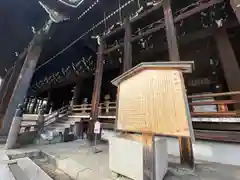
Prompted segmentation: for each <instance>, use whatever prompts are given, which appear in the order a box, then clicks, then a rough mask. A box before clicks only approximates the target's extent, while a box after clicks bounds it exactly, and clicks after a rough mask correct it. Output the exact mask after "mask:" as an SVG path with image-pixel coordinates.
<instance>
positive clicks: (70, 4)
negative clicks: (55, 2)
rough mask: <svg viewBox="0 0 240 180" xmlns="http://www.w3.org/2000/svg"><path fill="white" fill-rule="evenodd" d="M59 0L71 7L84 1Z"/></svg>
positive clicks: (75, 6)
mask: <svg viewBox="0 0 240 180" xmlns="http://www.w3.org/2000/svg"><path fill="white" fill-rule="evenodd" d="M59 1H60V2H61V3H63V4H65V5H67V6H70V7H73V8H77V7H78V6H79V5H80V4H82V3H83V2H84V0H59Z"/></svg>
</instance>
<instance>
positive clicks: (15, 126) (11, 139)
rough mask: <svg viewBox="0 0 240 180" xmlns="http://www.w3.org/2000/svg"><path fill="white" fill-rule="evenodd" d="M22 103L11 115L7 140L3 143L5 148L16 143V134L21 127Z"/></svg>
mask: <svg viewBox="0 0 240 180" xmlns="http://www.w3.org/2000/svg"><path fill="white" fill-rule="evenodd" d="M23 112H24V105H22V104H19V105H18V107H17V110H16V112H15V115H14V117H13V121H12V124H11V128H10V131H9V134H8V138H7V142H6V144H5V149H13V148H14V147H16V145H17V139H18V134H19V132H20V129H21V122H22V118H23Z"/></svg>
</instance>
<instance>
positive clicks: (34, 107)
mask: <svg viewBox="0 0 240 180" xmlns="http://www.w3.org/2000/svg"><path fill="white" fill-rule="evenodd" d="M37 100H38V99H37V97H35V98H34V100H33V105H32V108H31V114H34V113H35V109H36V106H37Z"/></svg>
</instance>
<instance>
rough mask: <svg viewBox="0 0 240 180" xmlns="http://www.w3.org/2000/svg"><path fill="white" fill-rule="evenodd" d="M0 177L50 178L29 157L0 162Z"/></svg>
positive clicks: (16, 179) (8, 179)
mask: <svg viewBox="0 0 240 180" xmlns="http://www.w3.org/2000/svg"><path fill="white" fill-rule="evenodd" d="M0 179H3V180H30V179H34V180H43V179H44V180H52V178H50V177H49V176H48V175H47V174H46V173H45V172H44V171H43V170H42V169H41V168H40V167H39V166H37V165H36V164H35V163H34V162H33V161H32V160H31V159H29V158H28V157H27V158H20V159H15V160H5V161H1V162H0Z"/></svg>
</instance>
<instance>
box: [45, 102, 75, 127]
mask: <svg viewBox="0 0 240 180" xmlns="http://www.w3.org/2000/svg"><path fill="white" fill-rule="evenodd" d="M70 109H71V108H70V106H64V107H62V108H60V109H58V110H57V111H54V112H53V113H51V114H49V115H47V116H46V117H45V119H44V126H47V125H49V124H51V123H54V122H55V121H56V120H58V119H59V118H63V117H65V116H67V115H68V114H69V113H70V112H71V110H70Z"/></svg>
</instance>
